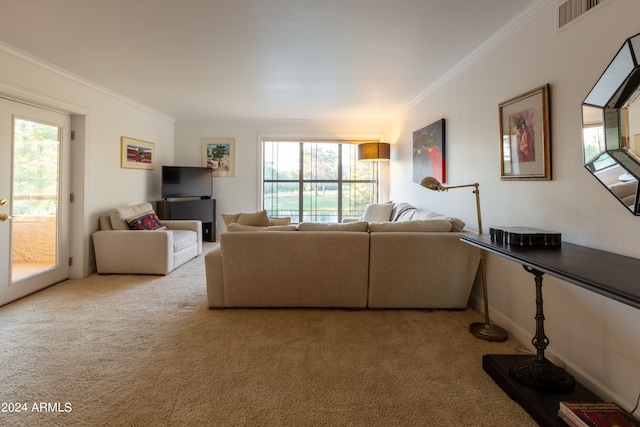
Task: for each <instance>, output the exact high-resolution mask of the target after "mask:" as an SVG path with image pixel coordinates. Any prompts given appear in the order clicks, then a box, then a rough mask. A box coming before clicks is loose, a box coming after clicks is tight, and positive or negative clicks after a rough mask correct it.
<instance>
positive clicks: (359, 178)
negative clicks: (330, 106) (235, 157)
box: [262, 140, 378, 223]
mask: <svg viewBox="0 0 640 427" xmlns="http://www.w3.org/2000/svg"><path fill="white" fill-rule="evenodd" d="M357 152H358V145H357V143H353V142H347V141H291V140H289V141H275V140H263V164H262V170H263V175H262V198H263V200H262V202H263V208H264V209H266V211H267V213H268V214H269V216H272V217H291V221H292V222H294V223H299V222H303V221H312V222H341V221H342V219H343V218H353V217H360V216H361V215H362V213H363V212H364V208H365V206H366V204H367V203H374V202H376V201H377V198H378V164H377V163H371V162H358V158H357Z"/></svg>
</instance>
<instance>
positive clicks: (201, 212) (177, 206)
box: [157, 198, 216, 242]
mask: <svg viewBox="0 0 640 427" xmlns="http://www.w3.org/2000/svg"><path fill="white" fill-rule="evenodd" d="M157 205H158V217H160V219H169V220H171V219H198V220H200V221H202V240H206V241H207V242H215V241H216V199H208V198H205V199H188V200H187V199H185V200H180V199H178V200H171V201H170V200H166V199H165V200H159V201H158V202H157Z"/></svg>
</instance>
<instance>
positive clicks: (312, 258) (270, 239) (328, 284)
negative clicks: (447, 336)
mask: <svg viewBox="0 0 640 427" xmlns="http://www.w3.org/2000/svg"><path fill="white" fill-rule="evenodd" d="M454 220H455V221H457V222H455V224H456V227H460V225H462V226H464V223H461V222H460V221H459V220H456V219H454V218H448V219H443V218H442V217H441V216H438V218H436V216H435V215H434V216H432V219H430V220H407V221H406V224H397V223H395V224H394V222H392V221H389V222H380V223H376V222H372V223H367V222H362V221H360V222H356V223H349V224H332V225H328V224H307V223H302V224H300V225H299V226H298V227H297V230H298V231H267V230H270V229H273V230H283V229H285V230H291V228H290V227H287V228H285V227H266V228H265V229H264V230H263V231H255V229H252V228H251V227H248V226H242V227H230V228H231V229H235V230H237V231H234V232H227V233H223V234H222V235H221V237H220V245H219V246H218V247H216V248H215V249H214V250H212V251H211V252H209V253H208V254H207V255H206V256H205V268H206V280H207V297H208V303H209V307H210V308H224V307H348V308H365V307H369V308H375V309H382V308H447V309H463V308H465V307H466V306H467V303H468V299H469V295H470V293H471V288H472V287H473V282H474V279H475V276H476V272H477V270H478V265H479V262H480V250H479V249H477V248H475V247H473V246H470V245H467V244H465V243H462V242H461V241H460V235H461V233H462V232H471V231H469V230H463V231H453V232H452V231H447V230H451V229H452V223H453V222H454ZM363 224H364V225H363ZM293 229H296V227H293ZM356 230H359V231H356ZM400 230H403V231H400Z"/></svg>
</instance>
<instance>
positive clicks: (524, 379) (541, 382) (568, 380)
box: [509, 265, 575, 391]
mask: <svg viewBox="0 0 640 427" xmlns="http://www.w3.org/2000/svg"><path fill="white" fill-rule="evenodd" d="M523 267H524V269H525V270H526V271H527V272H528V273H531V274H533V275H534V276H535V281H536V334H535V336H534V337H533V339H532V340H531V343H532V344H533V346H534V347H535V348H536V350H537V354H536V355H535V356H532V357H530V358H527V359H525V360H523V361H521V362H519V363H517V364H514V365H513V366H512V367H511V368H510V369H509V374H510V375H511V376H512V377H513V378H515V379H516V381H518V382H520V383H521V384H525V385H528V386H531V387H535V388H537V389H542V390H548V391H568V390H571V389H572V388H573V385H574V383H575V380H574V378H573V376H572V375H571V374H569V373H568V372H567V371H565V370H564V369H562V368H560V367H558V366H556V365H554V364H553V363H552V362H550V361H549V360H548V359H547V358H546V357H545V356H544V351H545V349H546V348H547V346H548V345H549V338H547V336H546V335H545V333H544V309H543V305H542V276H543V275H544V273H543V272H541V271H538V270H536V269H534V268H531V267H528V266H526V265H523Z"/></svg>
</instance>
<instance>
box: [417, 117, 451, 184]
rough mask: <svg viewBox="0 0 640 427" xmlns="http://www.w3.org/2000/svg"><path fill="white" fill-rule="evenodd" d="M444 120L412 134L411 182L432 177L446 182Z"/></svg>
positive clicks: (418, 181)
mask: <svg viewBox="0 0 640 427" xmlns="http://www.w3.org/2000/svg"><path fill="white" fill-rule="evenodd" d="M445 148H446V145H445V132H444V119H440V120H438V121H437V122H434V123H431V124H430V125H428V126H425V127H423V128H422V129H418V130H417V131H415V132H413V182H416V183H418V184H419V183H420V181H422V178H424V177H427V176H432V177H434V178H435V179H437V180H438V181H440V183H444V182H446V179H447V174H446V167H445V165H446V163H445Z"/></svg>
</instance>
